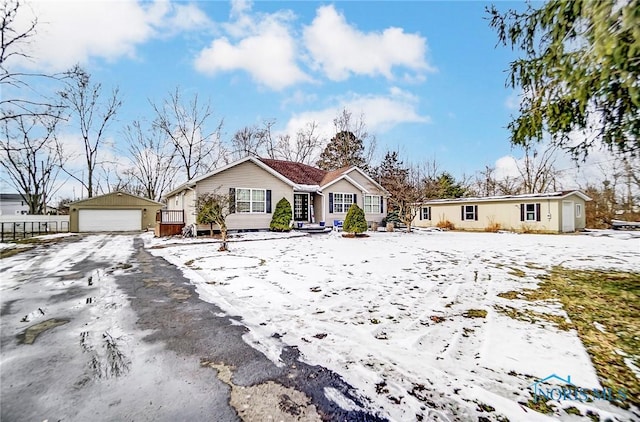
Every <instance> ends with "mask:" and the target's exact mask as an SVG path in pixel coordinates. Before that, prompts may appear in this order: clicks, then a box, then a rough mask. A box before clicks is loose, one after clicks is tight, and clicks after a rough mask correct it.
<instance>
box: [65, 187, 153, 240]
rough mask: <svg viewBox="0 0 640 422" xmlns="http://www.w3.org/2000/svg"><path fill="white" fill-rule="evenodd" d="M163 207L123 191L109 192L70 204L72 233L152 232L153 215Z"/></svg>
mask: <svg viewBox="0 0 640 422" xmlns="http://www.w3.org/2000/svg"><path fill="white" fill-rule="evenodd" d="M161 208H163V204H161V203H160V202H156V201H152V200H150V199H147V198H142V197H140V196H136V195H131V194H129V193H125V192H112V193H108V194H106V195H100V196H94V197H93V198H88V199H82V200H80V201H75V202H71V203H70V204H69V227H70V230H71V231H72V232H128V231H140V230H148V229H153V228H154V227H155V224H156V221H155V219H156V212H157V211H158V210H160V209H161Z"/></svg>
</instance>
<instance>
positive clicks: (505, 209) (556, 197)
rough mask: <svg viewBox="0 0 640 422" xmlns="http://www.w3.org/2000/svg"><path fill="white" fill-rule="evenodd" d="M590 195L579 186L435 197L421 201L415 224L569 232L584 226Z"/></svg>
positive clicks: (468, 228)
mask: <svg viewBox="0 0 640 422" xmlns="http://www.w3.org/2000/svg"><path fill="white" fill-rule="evenodd" d="M590 200H591V198H589V197H588V196H587V195H585V194H584V193H582V192H581V191H578V190H573V191H562V192H552V193H536V194H526V195H506V196H487V197H479V198H456V199H434V200H429V201H425V202H423V203H421V204H419V205H418V208H419V209H418V212H417V214H416V217H415V219H414V220H413V224H414V225H415V226H416V227H436V226H444V225H445V224H446V223H447V222H448V223H450V224H452V225H453V226H455V228H456V229H461V230H478V231H482V230H491V229H493V230H496V229H498V228H499V229H502V230H511V231H519V232H535V233H568V232H574V231H576V230H582V229H584V228H585V225H586V219H585V202H586V201H590Z"/></svg>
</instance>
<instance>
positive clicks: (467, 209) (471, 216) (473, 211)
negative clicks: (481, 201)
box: [462, 205, 478, 220]
mask: <svg viewBox="0 0 640 422" xmlns="http://www.w3.org/2000/svg"><path fill="white" fill-rule="evenodd" d="M477 219H478V206H477V205H463V206H462V220H477Z"/></svg>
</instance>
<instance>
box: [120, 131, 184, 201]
mask: <svg viewBox="0 0 640 422" xmlns="http://www.w3.org/2000/svg"><path fill="white" fill-rule="evenodd" d="M124 137H125V140H126V141H127V144H128V152H129V156H130V160H131V164H132V167H131V168H130V169H128V170H126V171H125V175H126V176H128V178H129V183H131V184H133V186H135V189H134V190H135V191H137V192H138V194H140V195H142V196H144V197H145V198H149V199H153V200H155V201H159V200H160V199H161V198H162V195H163V194H164V193H165V192H166V191H167V190H168V189H169V188H170V187H171V186H172V183H173V181H174V180H175V176H176V173H177V167H176V164H175V157H176V155H175V149H174V148H173V144H172V143H171V142H170V141H169V140H168V139H167V138H166V137H165V135H164V133H163V132H162V131H160V130H159V128H158V127H157V126H155V125H151V127H149V128H147V129H144V128H143V126H142V123H140V121H134V122H133V123H132V124H131V125H129V126H126V127H125V129H124Z"/></svg>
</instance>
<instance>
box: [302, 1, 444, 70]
mask: <svg viewBox="0 0 640 422" xmlns="http://www.w3.org/2000/svg"><path fill="white" fill-rule="evenodd" d="M303 39H304V42H305V45H306V47H307V49H308V50H309V52H310V54H311V59H312V62H313V65H315V66H316V67H318V68H320V69H322V71H323V72H324V73H325V74H326V75H327V77H328V78H329V79H331V80H337V81H339V80H344V79H347V78H348V77H349V76H350V75H351V74H357V75H368V76H377V75H382V76H384V77H386V78H388V79H392V78H393V74H392V68H393V67H398V66H399V67H405V68H408V69H411V70H412V71H414V72H416V73H417V74H418V75H422V76H423V75H424V72H429V71H434V70H435V69H434V68H433V67H431V66H430V65H429V64H428V63H427V62H426V60H425V54H426V51H427V40H426V39H425V38H424V37H422V36H420V35H418V34H407V33H405V32H404V30H403V29H402V28H395V27H390V28H387V29H385V30H384V31H382V32H369V33H365V32H362V31H359V30H358V29H357V28H355V27H353V26H351V25H349V23H348V22H347V21H346V19H345V17H344V16H343V15H342V14H339V13H338V12H337V11H336V9H335V8H334V6H332V5H330V6H322V7H320V8H318V10H317V11H316V17H315V19H314V20H313V22H312V23H311V25H310V26H307V27H306V28H305V29H304V35H303ZM404 78H405V79H407V78H408V75H406V74H405V75H404ZM418 79H419V78H418Z"/></svg>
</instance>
